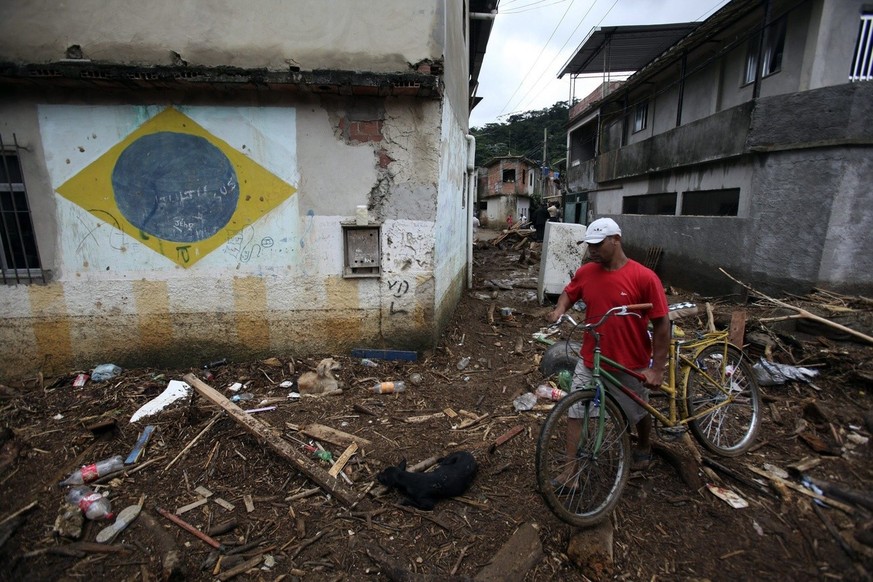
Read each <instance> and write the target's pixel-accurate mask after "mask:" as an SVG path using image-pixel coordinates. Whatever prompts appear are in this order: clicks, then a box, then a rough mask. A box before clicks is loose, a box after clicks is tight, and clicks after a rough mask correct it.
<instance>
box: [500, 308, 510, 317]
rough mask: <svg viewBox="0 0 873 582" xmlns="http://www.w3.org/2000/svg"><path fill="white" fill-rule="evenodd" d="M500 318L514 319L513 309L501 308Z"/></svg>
mask: <svg viewBox="0 0 873 582" xmlns="http://www.w3.org/2000/svg"><path fill="white" fill-rule="evenodd" d="M500 316H501V317H503V318H504V319H508V318H510V317H512V307H501V308H500Z"/></svg>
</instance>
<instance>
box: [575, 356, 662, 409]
mask: <svg viewBox="0 0 873 582" xmlns="http://www.w3.org/2000/svg"><path fill="white" fill-rule="evenodd" d="M609 373H610V374H612V375H613V376H615V377H616V379H618V380H619V381H620V382H621V383H622V384H624V385H625V386H626V387H627V388H630V389H631V390H633V391H634V393H636V395H637V396H639V397H640V398H642V399H643V400H644V401H645V402H648V401H649V389H648V388H646V387H645V386H643V383H642V382H641V381H640V380H637V379H636V378H634V377H633V376H631V375H630V374H627V373H625V372H613V371H611V370H610V371H609ZM593 377H594V376H593V373H592V370H591V369H590V368H588V367H586V366H585V362H584V361H582V360H581V359H580V360H579V363H578V364H576V370H575V371H574V372H573V385H572V388H571V390H581V389H582V388H584V387H585V386H587V385H588V383H589V382H590V381H591V379H592V378H593ZM601 379H602V380H603V385H604V386H606V388H607V390H609V393H610V394H612V396H614V397H615V400H616V402H618V404H619V406H621V409H622V410H623V411H624V413H625V415H626V416H627V418H628V420H629V421H630V423H631V425H635V424H636V423H638V422H639V421H641V420H642V419H643V418H645V417H646V415H647V414H649V412H648V411H647V410H646V409H645V408H643V407H642V406H640V405H639V404H637V403H636V402H634V401H633V400H631V399H630V397H629V396H627V395H626V394H625V393H624V392H622V391H621V390H619V389H618V388H615V387H613V386H612V384H611V383H610V382H608V381H607V380H606V379H605V378H601ZM569 416H570V418H580V417H581V411H580V412H579V413H574V411H573V410H572V409H571V410H570V413H569Z"/></svg>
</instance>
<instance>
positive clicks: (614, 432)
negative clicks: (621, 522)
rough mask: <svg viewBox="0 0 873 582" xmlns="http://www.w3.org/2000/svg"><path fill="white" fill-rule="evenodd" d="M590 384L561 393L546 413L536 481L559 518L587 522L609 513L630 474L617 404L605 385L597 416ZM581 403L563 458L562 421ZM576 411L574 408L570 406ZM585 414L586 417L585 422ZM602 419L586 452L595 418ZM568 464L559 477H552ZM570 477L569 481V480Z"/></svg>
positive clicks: (627, 437)
mask: <svg viewBox="0 0 873 582" xmlns="http://www.w3.org/2000/svg"><path fill="white" fill-rule="evenodd" d="M594 397H595V391H594V390H577V391H574V392H571V393H570V394H569V395H568V396H565V397H564V398H562V399H561V400H560V401H559V402H558V403H557V404H555V407H554V408H553V409H552V411H551V412H550V413H549V415H548V416H547V417H546V420H545V422H544V423H543V427H542V429H541V430H540V435H539V438H538V439H537V449H536V476H537V486H538V487H539V491H540V494H541V495H542V497H543V500H544V501H545V503H546V505H547V506H548V508H549V509H550V510H551V511H552V513H554V514H555V515H556V516H557V517H558V518H559V519H561V520H562V521H564V522H566V523H568V524H570V525H573V526H576V527H589V526H592V525H595V524H597V523H600V522H601V521H603V520H604V519H606V518H607V517H609V515H610V513H612V510H613V509H615V506H616V504H617V503H618V502H619V500H620V499H621V494H622V491H623V490H624V487H625V484H626V483H627V479H628V475H629V474H630V457H631V444H630V435H629V433H628V422H627V419H626V418H625V416H624V413H623V412H622V411H621V408H620V407H619V406H618V404H617V403H616V402H615V400H613V398H612V397H611V396H609V395H608V394H607V393H606V392H605V391H604V394H603V398H602V401H601V403H600V404H601V406H600V410H601V411H603V410H605V411H606V413H605V414H604V415H603V416H602V417H601V416H600V414H599V413H598V414H597V415H595V414H592V412H593V409H594V408H595V403H594ZM575 406H579V407H582V408H581V411H582V412H583V418H582V419H581V420H580V422H581V423H582V425H581V427H580V428H582V427H584V428H583V430H580V440H579V444H578V446H577V447H576V451H575V454H574V455H573V457H574V458H573V459H572V460H568V453H567V426H568V424H569V423H570V421H571V420H570V416H569V414H570V410H571V408H573V407H575ZM577 411H580V409H579V408H575V409H574V412H577ZM586 420H587V422H586ZM601 420H602V421H603V422H605V423H606V424H605V425H604V427H603V428H604V433H603V434H604V437H603V442H602V444H601V446H600V449H599V452H598V454H597V456H596V457H594V456H593V455H592V452H591V449H592V448H593V446H594V436H595V435H596V434H597V433H596V430H597V425H598V423H599V422H601ZM567 470H569V473H567V474H566V475H565V479H564V480H563V482H557V481H556V479H558V478H559V476H561V474H562V473H565V471H567ZM574 483H575V487H574V486H573V484H574Z"/></svg>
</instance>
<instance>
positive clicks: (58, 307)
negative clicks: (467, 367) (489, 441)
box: [0, 0, 497, 376]
mask: <svg viewBox="0 0 873 582" xmlns="http://www.w3.org/2000/svg"><path fill="white" fill-rule="evenodd" d="M496 3H497V2H496V0H494V1H492V0H469V1H461V0H447V1H443V0H424V1H420V2H415V3H414V5H413V4H411V3H409V2H407V1H406V0H385V1H382V2H378V3H368V4H367V6H366V9H364V8H363V7H361V6H360V4H359V3H357V2H353V1H351V0H332V1H313V0H281V1H280V0H253V1H251V2H246V3H239V4H227V3H224V4H221V6H220V7H219V6H217V5H215V4H214V3H211V2H205V1H203V0H194V1H191V2H185V3H181V4H180V3H178V2H171V1H168V0H155V1H154V2H148V3H143V2H131V1H123V2H105V1H101V0H82V1H80V2H67V3H57V2H48V1H45V0H8V1H6V2H3V3H2V4H0V140H2V161H3V164H2V172H3V174H2V176H0V196H2V198H0V200H2V203H3V208H2V209H3V210H4V213H3V218H4V220H3V221H2V232H0V235H2V236H0V239H2V243H0V247H2V251H3V252H2V253H0V255H2V257H3V258H2V264H0V267H2V268H0V272H2V281H3V282H4V283H5V284H4V285H3V286H0V313H2V315H0V376H23V375H25V374H32V373H35V372H36V371H38V370H42V371H44V372H46V373H49V374H51V373H58V372H60V371H66V370H71V369H75V368H76V367H78V368H90V367H93V366H94V365H96V364H99V363H104V362H113V363H116V364H120V365H122V366H134V365H153V366H171V365H181V366H187V365H197V364H199V363H202V362H205V361H208V360H209V359H211V358H215V357H229V358H255V357H259V356H262V355H267V354H279V355H282V354H290V353H293V354H296V355H300V354H306V353H316V352H332V353H342V352H343V351H344V350H347V349H348V348H350V347H357V346H360V347H390V348H406V349H416V348H421V347H427V346H431V345H433V343H434V342H435V341H436V339H437V338H438V336H439V334H440V332H441V330H442V329H443V327H444V325H445V324H446V322H447V321H448V320H449V318H450V317H451V314H452V312H453V309H454V307H455V306H456V304H457V301H458V299H459V297H460V295H461V293H462V291H463V289H464V286H465V282H466V281H467V280H468V279H469V277H470V272H471V269H472V267H471V264H472V261H471V259H470V257H471V251H470V247H471V228H472V227H471V219H472V215H473V208H472V204H471V201H472V200H474V194H475V191H474V190H475V171H474V160H473V152H475V144H474V143H473V140H472V136H469V135H468V134H469V131H468V130H469V124H468V118H469V112H470V108H471V106H472V105H473V104H474V103H475V102H476V101H477V100H478V99H479V97H477V96H476V89H477V78H478V73H479V68H480V67H481V63H482V58H483V55H484V51H485V47H486V44H487V41H488V36H489V34H490V30H491V26H492V23H493V18H494V14H493V13H492V10H493V8H494V7H495V6H496Z"/></svg>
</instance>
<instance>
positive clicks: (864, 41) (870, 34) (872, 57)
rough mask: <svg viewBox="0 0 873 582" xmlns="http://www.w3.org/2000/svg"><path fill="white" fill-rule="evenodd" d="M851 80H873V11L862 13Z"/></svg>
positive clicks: (850, 73) (850, 74) (850, 75)
mask: <svg viewBox="0 0 873 582" xmlns="http://www.w3.org/2000/svg"><path fill="white" fill-rule="evenodd" d="M854 55H855V56H854V57H853V58H852V69H851V71H849V81H871V80H873V12H868V13H866V14H862V15H861V26H860V28H859V29H858V40H857V41H855V53H854Z"/></svg>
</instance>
